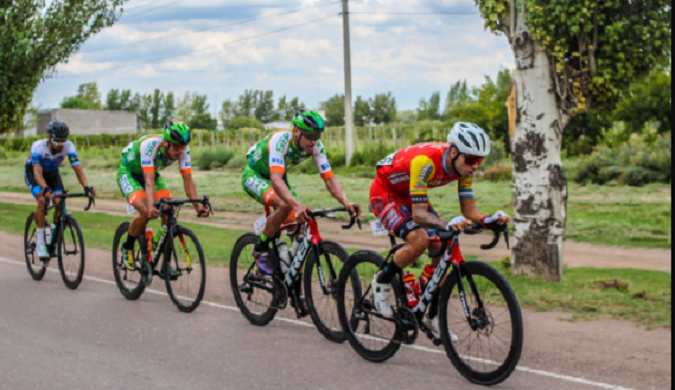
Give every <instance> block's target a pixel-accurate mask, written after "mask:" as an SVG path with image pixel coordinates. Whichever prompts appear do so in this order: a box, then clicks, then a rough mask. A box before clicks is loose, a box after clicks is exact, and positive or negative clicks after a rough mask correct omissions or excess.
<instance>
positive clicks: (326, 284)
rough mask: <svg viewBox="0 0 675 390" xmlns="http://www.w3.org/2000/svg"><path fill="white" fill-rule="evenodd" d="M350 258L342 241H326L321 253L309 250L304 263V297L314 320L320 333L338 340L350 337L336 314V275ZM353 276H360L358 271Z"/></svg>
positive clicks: (320, 249) (322, 244) (320, 245)
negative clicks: (343, 329)
mask: <svg viewBox="0 0 675 390" xmlns="http://www.w3.org/2000/svg"><path fill="white" fill-rule="evenodd" d="M348 258H349V253H347V251H346V250H345V249H344V248H343V247H341V246H340V245H339V244H337V243H335V242H332V241H324V242H321V243H320V244H319V253H318V254H317V253H315V251H314V250H312V251H311V252H310V254H309V258H308V260H307V264H306V265H305V298H306V299H307V308H308V309H309V313H310V315H311V316H312V322H314V325H315V326H316V328H317V329H318V330H319V333H321V334H322V335H323V336H324V337H325V338H326V339H328V340H330V341H333V342H336V343H342V342H344V341H345V340H347V336H345V334H344V332H343V331H342V328H341V327H340V320H339V319H338V315H337V279H338V278H337V275H338V274H339V273H340V271H341V270H342V266H343V264H344V262H346V261H347V259H348ZM352 276H353V277H355V278H358V275H357V274H356V272H353V273H352ZM357 280H358V279H356V280H354V281H353V282H356V283H357Z"/></svg>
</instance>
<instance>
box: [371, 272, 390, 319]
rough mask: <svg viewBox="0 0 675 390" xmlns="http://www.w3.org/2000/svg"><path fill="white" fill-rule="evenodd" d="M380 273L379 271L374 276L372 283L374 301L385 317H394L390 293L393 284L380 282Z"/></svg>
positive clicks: (376, 307)
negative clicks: (378, 279)
mask: <svg viewBox="0 0 675 390" xmlns="http://www.w3.org/2000/svg"><path fill="white" fill-rule="evenodd" d="M379 275H380V273H379V272H378V273H377V274H375V276H373V280H372V282H371V284H370V286H371V288H372V290H373V301H374V303H375V309H377V311H379V312H380V314H382V316H383V317H385V318H394V310H392V308H391V302H390V301H389V295H390V294H391V286H390V285H388V284H384V283H378V282H377V277H378V276H379Z"/></svg>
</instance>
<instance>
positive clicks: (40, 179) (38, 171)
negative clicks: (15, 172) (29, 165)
mask: <svg viewBox="0 0 675 390" xmlns="http://www.w3.org/2000/svg"><path fill="white" fill-rule="evenodd" d="M33 175H34V176H35V181H36V182H37V183H38V185H39V186H40V188H42V189H45V188H46V187H47V182H46V181H45V177H44V176H43V175H42V166H35V167H33Z"/></svg>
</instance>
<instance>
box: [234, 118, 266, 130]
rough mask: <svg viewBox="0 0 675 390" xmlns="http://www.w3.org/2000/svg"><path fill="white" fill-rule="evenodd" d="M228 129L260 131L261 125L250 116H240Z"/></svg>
mask: <svg viewBox="0 0 675 390" xmlns="http://www.w3.org/2000/svg"><path fill="white" fill-rule="evenodd" d="M229 128H230V129H242V128H255V129H262V128H263V124H262V122H260V121H259V120H257V119H255V118H251V117H250V116H240V117H238V118H236V119H235V120H233V121H231V122H230V127H229Z"/></svg>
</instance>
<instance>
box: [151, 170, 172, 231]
mask: <svg viewBox="0 0 675 390" xmlns="http://www.w3.org/2000/svg"><path fill="white" fill-rule="evenodd" d="M162 198H166V199H173V195H171V190H169V186H168V185H167V184H166V181H165V180H164V178H163V177H162V176H161V175H159V174H157V177H156V178H155V202H159V200H160V199H162ZM168 207H169V206H164V208H165V209H167V208H168ZM167 223H169V216H168V215H162V226H166V224H167Z"/></svg>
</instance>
